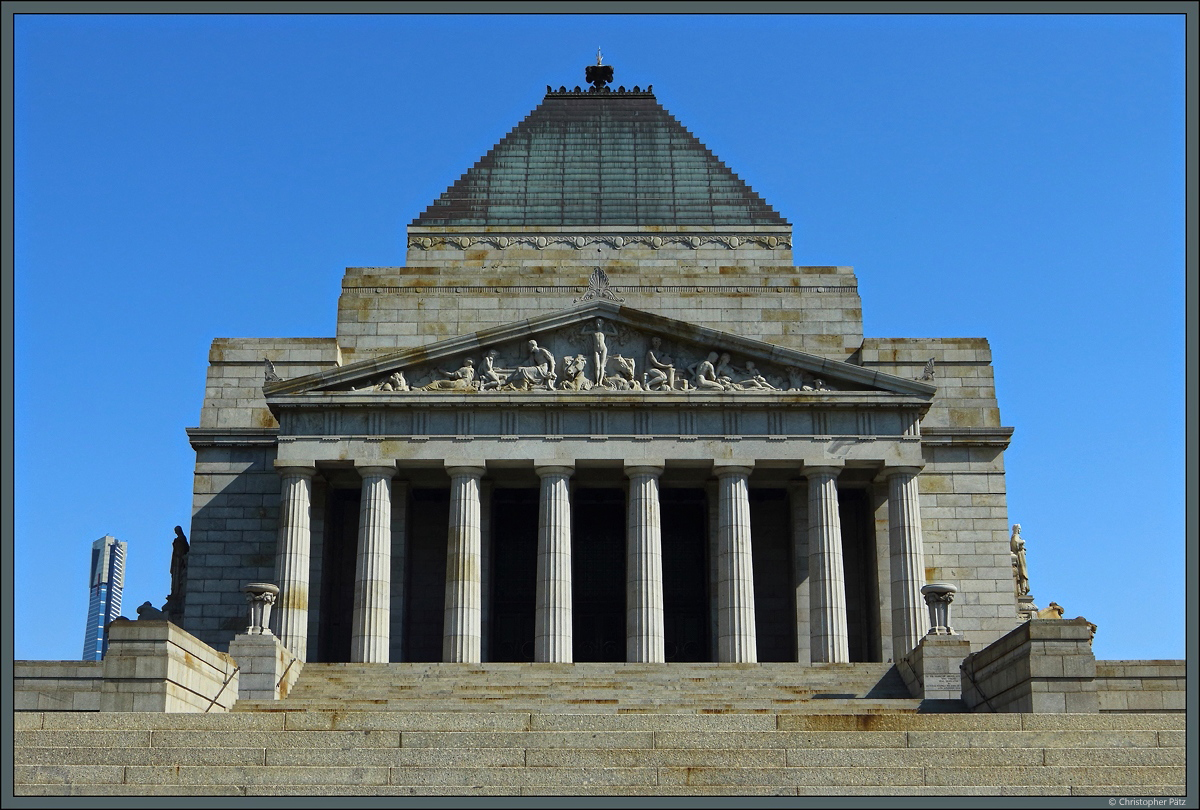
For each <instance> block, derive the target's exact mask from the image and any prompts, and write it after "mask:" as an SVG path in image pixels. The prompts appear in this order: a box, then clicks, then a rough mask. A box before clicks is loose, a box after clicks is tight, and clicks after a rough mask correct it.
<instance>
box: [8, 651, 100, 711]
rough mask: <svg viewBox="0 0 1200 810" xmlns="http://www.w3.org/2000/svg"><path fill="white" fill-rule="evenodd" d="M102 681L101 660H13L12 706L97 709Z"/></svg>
mask: <svg viewBox="0 0 1200 810" xmlns="http://www.w3.org/2000/svg"><path fill="white" fill-rule="evenodd" d="M103 683H104V671H103V664H102V663H101V662H100V661H14V662H13V709H14V710H16V711H18V712H23V711H43V712H97V711H100V686H101V685H102V684H103Z"/></svg>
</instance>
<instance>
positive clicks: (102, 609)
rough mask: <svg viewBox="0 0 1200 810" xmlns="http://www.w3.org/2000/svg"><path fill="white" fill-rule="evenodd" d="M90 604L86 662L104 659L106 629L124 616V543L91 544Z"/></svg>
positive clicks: (111, 539)
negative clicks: (122, 609) (122, 598)
mask: <svg viewBox="0 0 1200 810" xmlns="http://www.w3.org/2000/svg"><path fill="white" fill-rule="evenodd" d="M90 583H91V591H92V593H91V600H90V601H89V602H88V617H87V630H86V631H85V633H84V637H83V660H84V661H99V660H101V659H103V658H104V652H105V649H106V648H107V646H108V644H107V642H106V641H105V638H104V628H105V627H106V626H107V625H108V623H109V622H111V621H112V620H113V619H115V618H117V617H118V616H120V615H121V592H122V590H123V589H124V588H125V543H122V542H121V541H120V540H118V539H117V538H115V537H113V536H112V535H108V534H106V535H104V536H103V537H101V538H100V539H99V540H97V541H96V542H94V543H92V573H91V577H90Z"/></svg>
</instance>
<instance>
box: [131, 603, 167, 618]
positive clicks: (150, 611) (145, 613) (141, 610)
mask: <svg viewBox="0 0 1200 810" xmlns="http://www.w3.org/2000/svg"><path fill="white" fill-rule="evenodd" d="M163 607H166V605H164V606H163ZM137 617H138V621H151V622H158V621H166V620H169V617H168V616H167V614H166V613H165V612H164V611H161V610H159V609H158V608H156V607H155V606H154V605H152V604H150V602H149V601H146V602H142V604H140V605H138V609H137Z"/></svg>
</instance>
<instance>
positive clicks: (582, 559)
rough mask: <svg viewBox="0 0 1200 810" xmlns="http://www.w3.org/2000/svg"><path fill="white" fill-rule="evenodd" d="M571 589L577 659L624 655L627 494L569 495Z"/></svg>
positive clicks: (597, 491)
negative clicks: (570, 511) (570, 496)
mask: <svg viewBox="0 0 1200 810" xmlns="http://www.w3.org/2000/svg"><path fill="white" fill-rule="evenodd" d="M571 509H572V512H573V515H572V529H571V591H572V597H573V600H572V607H571V612H572V620H573V622H572V623H573V625H574V629H573V631H572V632H573V636H574V642H575V643H574V655H575V660H576V661H624V660H625V493H624V491H622V490H619V489H577V490H575V492H574V493H573V495H572V498H571Z"/></svg>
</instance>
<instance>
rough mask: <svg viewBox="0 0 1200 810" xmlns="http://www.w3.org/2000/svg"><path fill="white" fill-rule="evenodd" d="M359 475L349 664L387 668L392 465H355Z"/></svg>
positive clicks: (388, 654) (389, 608)
mask: <svg viewBox="0 0 1200 810" xmlns="http://www.w3.org/2000/svg"><path fill="white" fill-rule="evenodd" d="M356 467H357V469H358V473H359V475H361V476H362V501H361V504H360V506H359V510H358V558H357V561H356V563H355V567H354V617H353V623H352V625H351V631H350V660H351V661H354V662H356V663H368V664H386V663H387V662H388V658H389V656H390V654H391V650H390V646H391V645H390V638H391V630H392V628H391V620H392V619H391V607H392V604H391V603H392V476H394V475H395V474H396V466H395V464H394V463H393V464H386V465H385V464H362V465H356Z"/></svg>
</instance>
